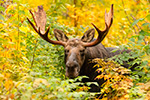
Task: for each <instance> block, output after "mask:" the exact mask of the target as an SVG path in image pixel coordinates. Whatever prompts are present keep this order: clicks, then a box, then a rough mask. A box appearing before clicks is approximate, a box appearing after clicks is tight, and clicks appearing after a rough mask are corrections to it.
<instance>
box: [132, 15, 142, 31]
mask: <svg viewBox="0 0 150 100" xmlns="http://www.w3.org/2000/svg"><path fill="white" fill-rule="evenodd" d="M130 15H131V17H132V18H133V20H134V21H135V20H136V18H135V17H134V16H133V15H132V14H130ZM135 25H136V27H137V28H138V29H139V31H140V30H141V27H140V26H139V25H138V24H135Z"/></svg>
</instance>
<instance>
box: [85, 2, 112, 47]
mask: <svg viewBox="0 0 150 100" xmlns="http://www.w3.org/2000/svg"><path fill="white" fill-rule="evenodd" d="M112 22H113V4H112V5H111V8H110V11H109V12H108V13H107V12H106V11H105V29H104V30H103V31H101V30H99V29H98V28H97V27H96V26H95V25H94V24H93V23H92V25H93V26H94V27H95V29H96V30H97V32H98V38H97V39H96V40H95V41H93V42H90V43H84V42H83V45H84V46H85V47H91V46H95V45H97V44H98V43H100V42H101V41H102V40H103V39H104V38H105V36H106V35H107V33H108V31H109V29H110V27H111V25H112Z"/></svg>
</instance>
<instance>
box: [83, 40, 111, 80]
mask: <svg viewBox="0 0 150 100" xmlns="http://www.w3.org/2000/svg"><path fill="white" fill-rule="evenodd" d="M85 55H86V57H85V58H86V59H85V61H84V64H83V66H82V67H81V71H80V75H81V76H82V75H86V76H88V77H89V78H92V79H93V78H94V77H95V76H96V75H92V76H93V77H90V76H91V74H95V70H96V69H95V68H93V66H94V63H91V62H90V61H91V60H92V59H94V58H102V59H106V58H109V52H108V51H107V50H106V48H105V47H104V46H103V45H102V44H101V43H100V44H98V45H97V46H94V47H87V48H86V54H85Z"/></svg>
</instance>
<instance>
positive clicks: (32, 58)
mask: <svg viewBox="0 0 150 100" xmlns="http://www.w3.org/2000/svg"><path fill="white" fill-rule="evenodd" d="M37 43H38V40H36V43H35V46H34V51H33V56H32V61H31V68H32V67H33V63H34V58H35V50H36V48H37Z"/></svg>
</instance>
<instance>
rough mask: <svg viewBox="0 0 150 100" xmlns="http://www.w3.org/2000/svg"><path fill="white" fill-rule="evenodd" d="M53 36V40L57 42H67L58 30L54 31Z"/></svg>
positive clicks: (65, 37)
mask: <svg viewBox="0 0 150 100" xmlns="http://www.w3.org/2000/svg"><path fill="white" fill-rule="evenodd" d="M54 35H55V38H56V39H57V40H58V41H63V42H67V41H68V39H69V38H68V37H67V36H66V35H65V34H64V32H63V31H61V30H58V29H54Z"/></svg>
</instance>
